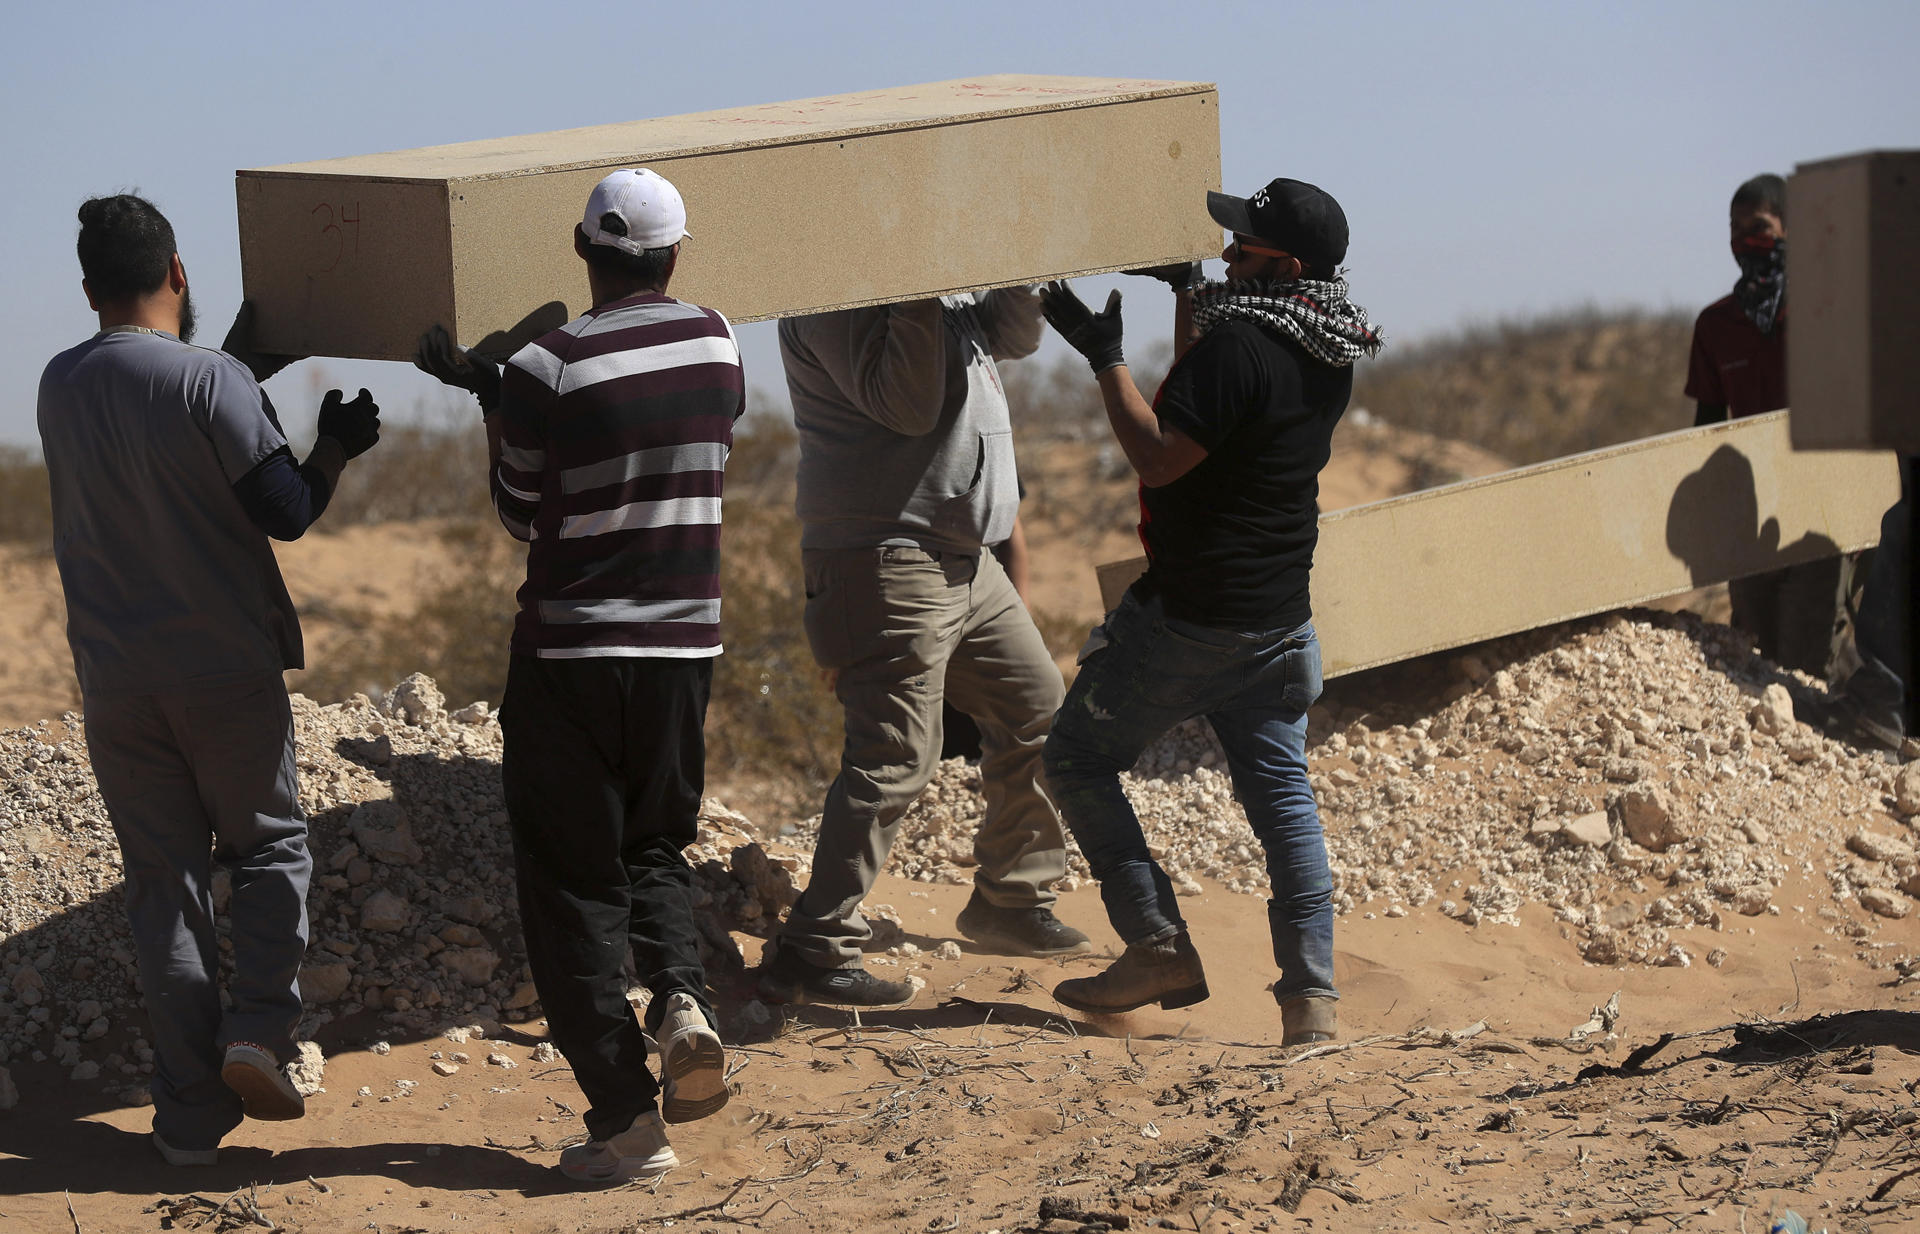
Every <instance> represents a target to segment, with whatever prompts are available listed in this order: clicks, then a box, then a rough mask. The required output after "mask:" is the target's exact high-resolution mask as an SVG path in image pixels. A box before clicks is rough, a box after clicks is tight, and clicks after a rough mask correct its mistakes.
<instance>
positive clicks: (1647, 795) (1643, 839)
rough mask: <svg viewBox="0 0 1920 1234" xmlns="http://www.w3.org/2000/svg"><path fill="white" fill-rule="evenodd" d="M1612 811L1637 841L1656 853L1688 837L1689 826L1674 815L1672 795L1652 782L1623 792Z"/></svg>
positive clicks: (1625, 829)
mask: <svg viewBox="0 0 1920 1234" xmlns="http://www.w3.org/2000/svg"><path fill="white" fill-rule="evenodd" d="M1613 812H1614V814H1615V815H1616V816H1617V817H1618V818H1619V820H1620V826H1621V829H1622V830H1623V831H1624V832H1625V833H1626V834H1627V835H1629V836H1631V837H1633V841H1634V843H1636V844H1638V845H1640V846H1641V847H1642V848H1648V849H1652V850H1653V851H1654V852H1656V853H1659V852H1665V851H1666V850H1667V848H1668V847H1669V846H1670V845H1673V844H1678V843H1680V842H1681V841H1683V840H1686V839H1688V838H1689V835H1688V832H1687V829H1686V828H1685V827H1682V826H1681V825H1680V822H1679V820H1678V819H1677V818H1676V817H1675V810H1674V804H1673V798H1672V797H1671V796H1669V795H1668V793H1667V791H1666V790H1665V789H1662V788H1656V787H1655V786H1653V785H1651V784H1635V785H1633V786H1632V787H1631V788H1628V789H1626V790H1624V791H1623V792H1621V794H1620V795H1619V797H1617V798H1616V799H1615V802H1614V810H1613Z"/></svg>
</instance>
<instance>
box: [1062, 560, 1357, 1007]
mask: <svg viewBox="0 0 1920 1234" xmlns="http://www.w3.org/2000/svg"><path fill="white" fill-rule="evenodd" d="M1319 696H1320V643H1319V640H1318V639H1317V638H1315V636H1314V632H1313V624H1312V623H1311V622H1309V623H1307V624H1306V625H1303V626H1300V627H1298V628H1297V629H1292V630H1282V631H1269V632H1265V633H1258V634H1243V633H1236V632H1234V631H1230V630H1216V629H1213V628H1211V627H1208V626H1198V625H1194V624H1192V623H1190V622H1185V621H1178V620H1175V619H1173V618H1170V617H1167V616H1165V615H1164V614H1163V613H1162V612H1161V609H1160V603H1159V601H1158V600H1157V599H1149V600H1145V601H1142V600H1140V599H1138V598H1137V597H1136V596H1135V595H1134V594H1133V593H1132V592H1131V591H1129V592H1128V593H1127V595H1126V597H1125V598H1124V599H1122V600H1121V602H1120V604H1119V606H1118V607H1116V608H1115V609H1114V610H1113V612H1111V613H1109V614H1107V617H1106V620H1105V621H1104V622H1103V623H1102V624H1101V625H1099V626H1097V627H1095V628H1094V631H1093V636H1092V637H1091V638H1090V639H1089V640H1088V642H1087V650H1085V651H1083V652H1082V653H1081V665H1080V675H1079V677H1078V678H1076V679H1075V681H1074V683H1073V686H1072V688H1071V689H1070V690H1069V691H1068V692H1067V700H1066V702H1065V703H1064V704H1063V705H1062V706H1061V708H1060V713H1059V714H1058V715H1057V716H1055V717H1054V721H1053V731H1052V733H1051V734H1050V735H1049V736H1048V738H1047V744H1046V751H1045V755H1044V757H1045V761H1046V769H1047V783H1048V786H1049V787H1050V788H1051V789H1052V792H1053V797H1054V800H1055V801H1056V802H1057V803H1058V804H1059V807H1060V814H1061V817H1062V818H1064V819H1065V820H1066V823H1067V826H1068V827H1069V828H1070V829H1071V830H1072V832H1073V837H1074V839H1075V840H1076V841H1078V842H1079V845H1080V851H1081V852H1082V853H1084V854H1085V855H1086V858H1087V864H1088V865H1089V866H1091V867H1092V869H1093V874H1094V877H1096V878H1098V879H1099V880H1100V895H1101V898H1102V899H1103V900H1104V901H1105V903H1106V908H1107V918H1108V920H1109V921H1111V922H1112V923H1113V928H1114V929H1115V930H1116V931H1117V932H1118V933H1119V935H1120V937H1121V938H1122V939H1123V940H1124V941H1125V942H1127V943H1128V944H1130V945H1131V944H1138V943H1151V942H1159V941H1163V940H1165V939H1168V938H1171V937H1173V936H1174V935H1175V934H1178V933H1179V932H1181V931H1182V930H1184V929H1185V928H1186V925H1185V922H1184V921H1183V920H1182V918H1181V916H1180V909H1179V905H1178V904H1177V903H1176V902H1175V899H1174V893H1173V886H1172V884H1171V882H1170V881H1169V880H1168V878H1167V875H1166V872H1165V871H1164V870H1162V869H1161V868H1160V865H1159V863H1158V862H1156V861H1154V859H1153V856H1152V854H1150V853H1149V852H1148V851H1147V841H1146V837H1145V836H1144V835H1143V834H1142V833H1141V830H1140V820H1139V818H1138V817H1137V816H1136V815H1135V814H1134V811H1133V806H1132V805H1131V804H1130V803H1129V802H1128V801H1127V798H1126V795H1125V794H1124V793H1122V792H1121V789H1120V773H1121V772H1123V771H1126V770H1128V769H1130V768H1131V767H1132V766H1133V765H1134V763H1135V762H1136V761H1137V760H1138V759H1139V757H1140V752H1141V751H1142V750H1144V749H1146V747H1147V745H1148V744H1149V743H1151V742H1152V741H1154V740H1155V739H1156V738H1158V737H1159V736H1160V735H1161V734H1163V733H1165V732H1166V731H1167V730H1169V729H1171V728H1173V727H1174V726H1175V725H1177V724H1179V723H1180V722H1181V721H1183V720H1187V719H1190V718H1192V717H1194V716H1205V717H1206V718H1207V722H1208V723H1209V724H1211V725H1212V726H1213V731H1214V733H1215V734H1216V735H1217V736H1218V737H1219V738H1220V744H1221V746H1222V747H1223V748H1224V749H1225V751H1226V755H1227V767H1228V769H1229V771H1230V772H1231V774H1232V776H1233V788H1234V795H1235V796H1236V797H1237V798H1238V799H1239V800H1240V803H1241V805H1242V806H1243V807H1244V808H1245V809H1246V812H1247V821H1248V822H1249V823H1250V824H1251V825H1252V827H1253V833H1254V835H1255V836H1257V837H1258V838H1259V840H1260V843H1261V845H1262V847H1264V848H1265V850H1266V858H1267V873H1268V876H1269V877H1270V879H1271V880H1272V883H1273V899H1272V900H1270V901H1269V902H1268V905H1267V921H1268V925H1269V927H1270V928H1271V930H1272V934H1273V959H1274V963H1275V964H1277V965H1278V966H1279V968H1280V979H1279V981H1278V982H1277V983H1276V984H1275V985H1274V997H1275V998H1276V999H1279V1000H1282V1001H1284V1000H1286V999H1290V998H1301V997H1309V996H1314V997H1331V998H1337V997H1338V994H1337V992H1336V991H1335V989H1334V984H1333V876H1332V873H1331V872H1330V871H1329V870H1328V868H1327V846H1326V838H1325V836H1324V835H1323V834H1322V832H1321V830H1320V812H1319V808H1318V806H1317V805H1316V803H1315V802H1314V797H1313V789H1312V787H1311V786H1310V785H1309V784H1308V783H1307V757H1306V742H1307V708H1308V707H1310V706H1312V705H1313V701H1314V700H1315V699H1317V698H1318V697H1319Z"/></svg>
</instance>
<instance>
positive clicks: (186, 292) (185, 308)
mask: <svg viewBox="0 0 1920 1234" xmlns="http://www.w3.org/2000/svg"><path fill="white" fill-rule="evenodd" d="M199 325H200V318H199V315H198V314H196V313H195V312H194V311H193V288H192V287H191V286H186V287H182V288H181V289H180V341H181V342H183V343H191V342H192V341H193V332H194V330H195V329H196V328H198V326H199Z"/></svg>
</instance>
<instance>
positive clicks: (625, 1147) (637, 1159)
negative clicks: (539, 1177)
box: [560, 1110, 680, 1185]
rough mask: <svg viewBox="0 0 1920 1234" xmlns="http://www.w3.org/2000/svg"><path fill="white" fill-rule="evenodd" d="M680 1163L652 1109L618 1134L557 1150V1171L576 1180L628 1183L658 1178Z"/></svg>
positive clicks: (662, 1124) (607, 1183)
mask: <svg viewBox="0 0 1920 1234" xmlns="http://www.w3.org/2000/svg"><path fill="white" fill-rule="evenodd" d="M679 1164H680V1158H678V1157H676V1156H674V1153H673V1145H671V1144H669V1143H667V1128H666V1125H665V1124H664V1123H662V1122H661V1121H660V1115H659V1114H658V1113H657V1112H656V1111H653V1110H648V1111H647V1112H646V1113H645V1114H642V1115H641V1116H640V1117H638V1118H636V1119H634V1120H633V1125H632V1126H630V1127H628V1128H627V1129H626V1130H625V1131H622V1132H621V1133H620V1134H619V1135H616V1136H613V1137H611V1138H609V1139H605V1140H589V1141H588V1142H587V1143H585V1144H575V1145H574V1146H573V1147H572V1148H569V1149H565V1150H563V1151H562V1152H561V1153H560V1172H561V1173H562V1174H564V1175H566V1176H567V1177H568V1178H570V1179H572V1180H573V1181H574V1182H576V1183H596V1184H603V1185H610V1184H613V1183H631V1182H636V1181H640V1180H644V1179H649V1178H658V1177H660V1176H661V1175H662V1174H665V1173H666V1172H667V1171H668V1170H671V1169H672V1168H673V1167H674V1166H677V1165H679Z"/></svg>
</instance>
